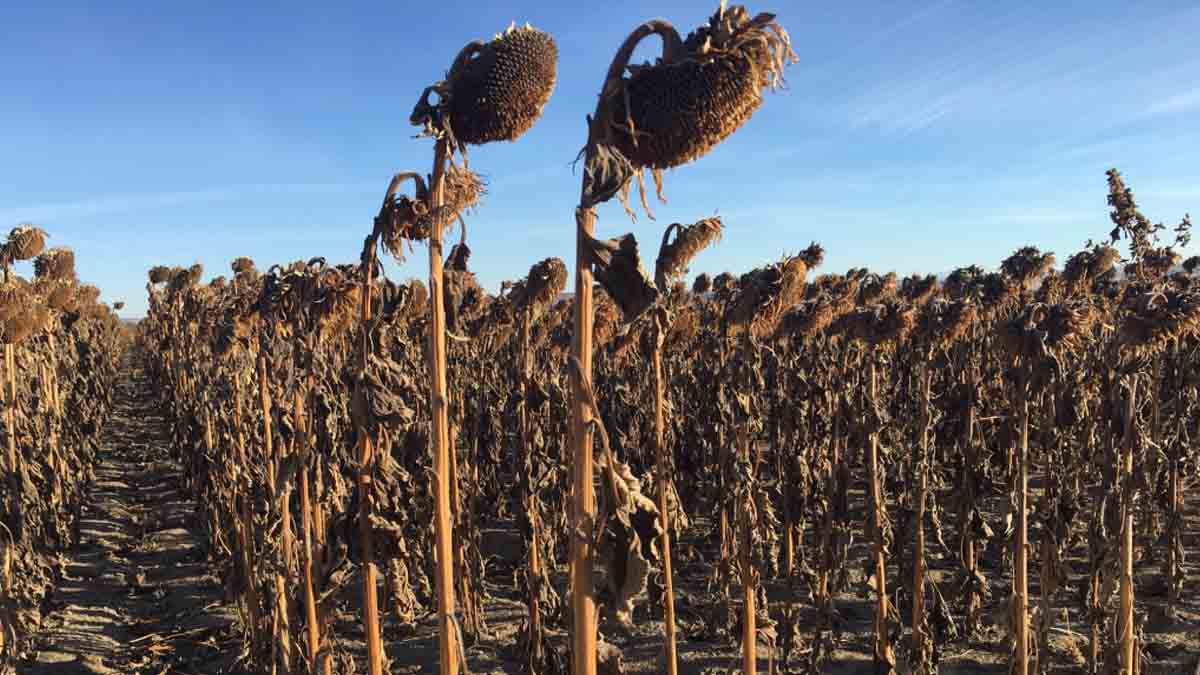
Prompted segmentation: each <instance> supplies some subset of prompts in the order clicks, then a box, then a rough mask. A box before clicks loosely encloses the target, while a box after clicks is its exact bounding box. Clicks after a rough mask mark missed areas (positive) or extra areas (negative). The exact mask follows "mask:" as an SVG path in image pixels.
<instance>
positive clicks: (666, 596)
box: [653, 315, 678, 675]
mask: <svg viewBox="0 0 1200 675" xmlns="http://www.w3.org/2000/svg"><path fill="white" fill-rule="evenodd" d="M664 330H665V326H663V325H662V322H661V321H660V319H659V317H658V316H657V315H656V316H655V328H654V354H653V360H654V447H655V451H656V463H657V470H656V472H655V473H657V474H658V513H659V515H660V517H661V518H662V551H661V554H662V572H663V587H664V588H663V621H664V623H665V631H666V636H665V637H666V644H665V645H664V648H665V652H666V653H665V658H666V665H667V675H676V673H677V672H678V665H677V664H676V655H675V584H674V580H673V577H672V572H671V522H670V513H671V512H670V508H669V507H670V505H669V504H668V496H669V492H670V489H671V479H670V471H671V461H670V457H669V455H668V454H667V446H666V442H665V440H664V438H663V436H664V429H663V426H664V422H663V407H664V405H665V401H664V392H663V389H664V383H663V365H662V352H663V338H664V336H663V331H664Z"/></svg>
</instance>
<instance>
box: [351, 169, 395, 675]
mask: <svg viewBox="0 0 1200 675" xmlns="http://www.w3.org/2000/svg"><path fill="white" fill-rule="evenodd" d="M399 180H400V177H399V176H397V177H396V178H393V179H392V186H391V187H390V188H389V189H388V195H387V196H386V197H385V198H384V204H385V205H386V204H387V203H388V202H389V200H390V199H391V196H392V194H394V192H395V189H396V188H397V187H398V185H399ZM378 237H379V231H378V226H376V229H375V231H373V232H372V233H371V235H370V236H369V237H367V241H366V246H365V247H364V250H363V259H362V268H363V269H362V293H361V296H362V305H361V307H360V310H359V318H360V319H361V321H360V324H361V328H360V330H359V332H360V335H359V339H360V340H361V346H360V348H359V358H360V361H359V364H358V381H357V386H358V387H360V388H361V387H362V386H363V380H364V378H365V377H366V373H367V368H368V365H369V364H370V359H371V336H370V330H371V295H372V293H371V292H372V290H373V288H374V276H375V265H376V242H377V241H378ZM358 395H360V396H361V395H362V392H361V391H360V392H358ZM356 431H357V433H358V446H359V455H358V465H359V476H358V527H359V537H360V539H361V542H362V559H363V590H362V593H363V617H362V618H363V632H364V633H365V634H366V638H367V672H368V673H369V675H383V640H382V638H381V636H380V634H379V596H378V594H377V589H376V585H377V584H378V581H379V569H378V568H377V567H376V565H375V548H374V541H373V539H372V535H371V511H372V506H373V504H372V497H371V474H372V473H373V472H372V467H373V466H374V463H375V441H374V439H372V438H371V432H370V429H368V428H367V425H366V424H365V421H364V423H362V424H360V425H359V428H358V429H356Z"/></svg>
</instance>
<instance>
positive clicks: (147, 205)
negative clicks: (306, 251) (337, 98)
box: [0, 183, 374, 223]
mask: <svg viewBox="0 0 1200 675" xmlns="http://www.w3.org/2000/svg"><path fill="white" fill-rule="evenodd" d="M371 185H374V184H373V183H372V184H371ZM367 186H368V184H367V183H292V184H272V185H267V184H264V185H236V186H226V187H219V188H211V189H207V190H183V191H171V192H153V193H134V194H115V195H100V196H96V197H89V198H86V199H80V200H77V201H64V202H48V203H43V204H31V205H27V206H19V207H10V208H5V209H0V223H5V222H22V221H31V222H36V223H61V222H71V221H81V220H86V219H88V218H92V217H95V216H113V215H120V214H126V213H148V212H154V211H156V210H162V209H170V208H175V207H179V206H188V205H197V204H216V203H219V202H227V201H233V200H237V199H243V198H247V197H255V196H260V195H263V194H269V193H285V194H291V193H299V192H308V193H311V192H342V191H354V190H361V189H363V188H364V187H367Z"/></svg>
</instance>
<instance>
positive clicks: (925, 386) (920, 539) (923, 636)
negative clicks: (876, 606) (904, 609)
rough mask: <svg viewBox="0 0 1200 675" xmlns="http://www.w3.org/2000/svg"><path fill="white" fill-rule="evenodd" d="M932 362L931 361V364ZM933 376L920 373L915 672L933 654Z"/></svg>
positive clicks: (930, 370) (928, 370) (923, 670)
mask: <svg viewBox="0 0 1200 675" xmlns="http://www.w3.org/2000/svg"><path fill="white" fill-rule="evenodd" d="M927 365H928V364H927ZM932 377H933V368H932V366H931V365H929V366H928V367H926V368H925V369H924V371H923V372H922V373H921V374H920V378H921V394H920V396H921V417H920V425H921V438H920V440H919V447H918V455H917V461H916V463H915V467H914V468H915V469H916V472H917V476H916V478H917V480H916V486H915V487H916V489H915V493H916V494H915V495H914V496H915V500H914V501H915V502H916V503H915V508H916V515H915V518H916V534H915V536H914V546H913V588H912V593H913V604H912V646H911V651H912V655H913V658H914V664H913V672H915V673H926V672H929V669H930V666H931V664H930V662H929V661H930V657H931V656H932V654H930V653H929V650H928V649H926V640H927V639H929V638H930V637H931V636H929V635H928V622H927V620H926V616H925V506H926V502H928V492H929V464H930V462H931V461H932V458H931V457H930V449H929V427H930V425H931V424H932V423H933V420H932V417H931V415H930V409H929V408H930V402H929V388H930V380H931V379H932Z"/></svg>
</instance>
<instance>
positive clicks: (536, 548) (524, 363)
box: [519, 309, 544, 668]
mask: <svg viewBox="0 0 1200 675" xmlns="http://www.w3.org/2000/svg"><path fill="white" fill-rule="evenodd" d="M520 322H521V325H520V327H519V330H520V335H519V339H520V341H521V355H520V359H521V421H520V422H521V446H522V448H523V451H524V453H525V457H526V460H525V461H526V463H527V465H526V466H525V467H523V470H524V471H526V472H527V476H526V479H525V482H526V484H527V485H528V487H527V488H526V489H527V491H528V494H527V495H526V498H527V499H528V503H527V505H526V509H527V512H528V515H529V563H528V564H529V570H528V571H527V574H528V578H529V580H528V586H529V649H530V654H529V660H530V663H531V664H533V668H540V667H541V665H542V659H543V645H542V639H543V637H544V636H543V634H542V606H541V595H542V593H541V590H542V583H541V582H542V561H541V551H540V550H541V532H540V530H541V524H540V523H539V518H538V512H539V510H540V508H541V507H540V506H539V505H538V496H537V482H536V477H537V470H536V464H535V459H534V458H535V450H534V440H533V420H532V419H531V415H530V411H529V396H530V388H531V383H532V379H533V353H532V349H531V347H530V344H529V331H530V325H529V324H530V323H531V322H532V320H531V317H530V310H528V309H526V310H524V311H522V313H521V317H520Z"/></svg>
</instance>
